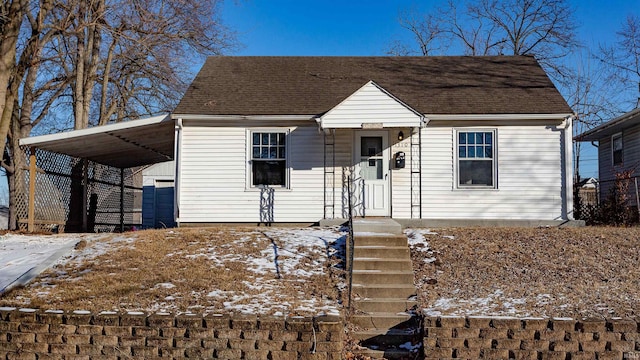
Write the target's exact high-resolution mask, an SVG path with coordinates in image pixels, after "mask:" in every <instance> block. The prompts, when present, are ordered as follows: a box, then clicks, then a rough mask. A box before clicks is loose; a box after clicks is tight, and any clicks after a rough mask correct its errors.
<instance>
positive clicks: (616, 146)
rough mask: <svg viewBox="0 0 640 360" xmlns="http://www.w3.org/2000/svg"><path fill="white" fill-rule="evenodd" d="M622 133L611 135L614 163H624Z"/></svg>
mask: <svg viewBox="0 0 640 360" xmlns="http://www.w3.org/2000/svg"><path fill="white" fill-rule="evenodd" d="M622 150H623V144H622V134H616V135H613V136H612V137H611V154H612V156H613V165H622V161H623V158H622Z"/></svg>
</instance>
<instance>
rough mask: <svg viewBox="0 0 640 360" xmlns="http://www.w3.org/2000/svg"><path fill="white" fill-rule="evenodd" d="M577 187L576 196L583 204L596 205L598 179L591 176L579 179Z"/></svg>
mask: <svg viewBox="0 0 640 360" xmlns="http://www.w3.org/2000/svg"><path fill="white" fill-rule="evenodd" d="M577 187H578V196H580V202H581V203H582V204H583V205H594V206H595V205H598V179H596V178H593V177H590V178H584V179H581V180H580V181H578V184H577ZM574 200H575V199H574Z"/></svg>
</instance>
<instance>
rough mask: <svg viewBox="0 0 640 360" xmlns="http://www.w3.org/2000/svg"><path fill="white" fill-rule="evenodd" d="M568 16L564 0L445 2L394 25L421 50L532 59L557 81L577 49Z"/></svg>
mask: <svg viewBox="0 0 640 360" xmlns="http://www.w3.org/2000/svg"><path fill="white" fill-rule="evenodd" d="M572 14H573V11H572V9H571V7H570V6H569V4H568V2H567V1H566V0H501V1H498V0H468V1H466V2H464V3H461V2H457V1H454V0H449V1H448V2H447V3H446V4H445V6H444V7H441V8H437V9H435V10H433V12H432V13H429V14H426V15H417V14H415V11H411V12H407V13H404V14H403V15H402V16H401V20H400V23H401V25H402V26H403V27H404V28H406V29H408V30H409V31H411V32H412V34H413V35H414V38H415V39H416V40H417V41H416V42H417V45H418V46H419V48H420V49H421V50H422V49H425V48H427V49H428V50H431V49H443V48H446V49H451V50H453V51H458V52H459V53H460V54H465V55H532V56H535V57H536V58H537V59H538V61H540V63H541V64H542V65H543V66H544V67H545V69H546V70H547V71H549V72H550V73H551V75H552V76H553V77H554V78H556V80H558V79H560V78H561V77H562V76H564V75H565V74H566V73H567V69H566V68H565V67H564V66H563V63H562V61H561V60H562V59H564V58H565V57H566V56H567V55H568V54H569V53H571V51H572V50H574V49H576V48H577V47H578V41H577V40H576V36H575V31H576V25H575V23H574V22H573V21H572ZM447 44H451V47H448V46H446V47H444V46H443V45H447ZM425 46H426V47H425ZM421 53H422V55H431V51H424V50H422V51H421Z"/></svg>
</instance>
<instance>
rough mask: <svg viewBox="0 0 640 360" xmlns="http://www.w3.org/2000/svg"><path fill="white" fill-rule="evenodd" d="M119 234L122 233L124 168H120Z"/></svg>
mask: <svg viewBox="0 0 640 360" xmlns="http://www.w3.org/2000/svg"><path fill="white" fill-rule="evenodd" d="M120 232H121V233H123V232H124V168H120Z"/></svg>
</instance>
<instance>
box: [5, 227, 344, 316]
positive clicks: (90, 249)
mask: <svg viewBox="0 0 640 360" xmlns="http://www.w3.org/2000/svg"><path fill="white" fill-rule="evenodd" d="M343 236H344V234H343V233H340V232H339V231H338V230H337V229H309V228H307V229H276V228H269V229H266V228H230V227H221V228H207V229H174V230H150V231H141V232H135V233H127V234H114V235H110V236H108V237H106V238H103V239H101V240H97V241H90V242H88V243H83V242H81V243H80V244H79V245H78V246H77V247H76V250H75V251H74V253H73V254H72V255H71V256H70V257H69V258H67V259H65V260H64V261H62V262H61V263H60V264H58V265H56V266H54V267H53V268H51V269H50V270H48V271H46V272H44V273H43V274H41V276H39V277H38V278H36V279H35V280H34V281H33V282H32V283H31V284H29V285H28V286H26V287H24V288H21V289H16V290H14V291H11V292H10V293H8V294H5V296H4V297H2V298H0V306H18V307H32V308H43V309H61V310H89V311H111V310H113V311H149V312H151V311H156V312H173V313H184V312H205V313H206V312H242V313H259V314H282V315H285V314H286V315H312V314H318V313H322V312H336V311H338V310H339V309H340V304H339V302H340V296H341V295H340V293H339V291H338V288H339V285H340V284H341V283H342V281H343V280H342V279H343V271H342V270H340V269H339V267H338V265H339V262H340V257H339V256H336V254H338V253H337V251H339V247H340V244H341V242H342V244H343V243H344V238H343ZM338 255H339V254H338Z"/></svg>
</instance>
